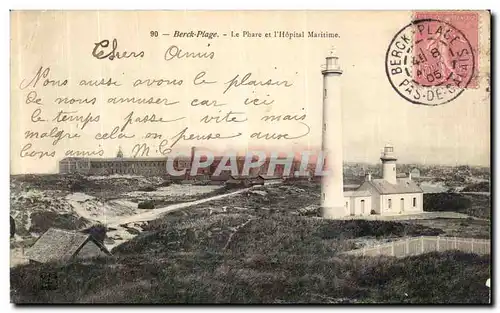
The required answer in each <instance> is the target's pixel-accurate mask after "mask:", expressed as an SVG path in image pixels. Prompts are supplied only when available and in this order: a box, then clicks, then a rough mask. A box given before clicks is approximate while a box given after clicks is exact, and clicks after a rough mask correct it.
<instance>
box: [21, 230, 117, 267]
mask: <svg viewBox="0 0 500 313" xmlns="http://www.w3.org/2000/svg"><path fill="white" fill-rule="evenodd" d="M88 241H92V242H93V243H95V244H96V245H97V246H98V247H99V248H101V250H102V251H103V252H104V253H106V254H111V253H110V252H109V251H108V250H107V249H106V247H105V246H104V245H103V244H102V243H100V242H99V241H97V240H96V239H94V237H92V236H91V235H89V234H83V233H79V232H75V231H68V230H62V229H56V228H50V229H49V230H47V231H46V232H45V233H44V234H43V235H42V236H40V238H38V240H37V241H36V242H35V244H34V245H33V246H32V247H31V248H30V249H29V250H28V251H27V252H26V257H27V258H28V259H30V260H33V261H36V262H40V263H47V262H52V261H64V262H66V261H69V260H70V259H71V258H73V257H74V256H75V255H76V254H77V252H78V251H79V250H80V248H81V247H82V246H83V245H84V244H86V243H87V242H88Z"/></svg>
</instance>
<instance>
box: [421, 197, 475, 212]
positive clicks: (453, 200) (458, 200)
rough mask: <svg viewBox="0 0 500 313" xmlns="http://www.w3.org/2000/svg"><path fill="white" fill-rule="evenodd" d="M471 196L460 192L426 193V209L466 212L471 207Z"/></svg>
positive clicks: (429, 210)
mask: <svg viewBox="0 0 500 313" xmlns="http://www.w3.org/2000/svg"><path fill="white" fill-rule="evenodd" d="M471 206H472V202H471V200H470V199H469V198H467V197H465V196H464V195H461V194H458V193H432V194H426V195H424V211H428V212H434V211H453V212H463V213H465V212H466V211H467V210H468V209H469V208H471Z"/></svg>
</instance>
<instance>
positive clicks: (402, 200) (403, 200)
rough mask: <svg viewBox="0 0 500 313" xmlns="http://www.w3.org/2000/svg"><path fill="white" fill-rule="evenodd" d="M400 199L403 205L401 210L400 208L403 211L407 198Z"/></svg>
mask: <svg viewBox="0 0 500 313" xmlns="http://www.w3.org/2000/svg"><path fill="white" fill-rule="evenodd" d="M400 201H401V207H400V208H399V210H400V211H403V210H404V208H405V199H404V198H401V199H400Z"/></svg>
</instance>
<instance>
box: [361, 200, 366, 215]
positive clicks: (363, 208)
mask: <svg viewBox="0 0 500 313" xmlns="http://www.w3.org/2000/svg"><path fill="white" fill-rule="evenodd" d="M361 215H365V200H361Z"/></svg>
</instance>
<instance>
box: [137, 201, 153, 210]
mask: <svg viewBox="0 0 500 313" xmlns="http://www.w3.org/2000/svg"><path fill="white" fill-rule="evenodd" d="M137 208H139V209H143V210H152V209H154V208H155V203H154V201H152V200H147V201H142V202H139V203H138V204H137Z"/></svg>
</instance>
